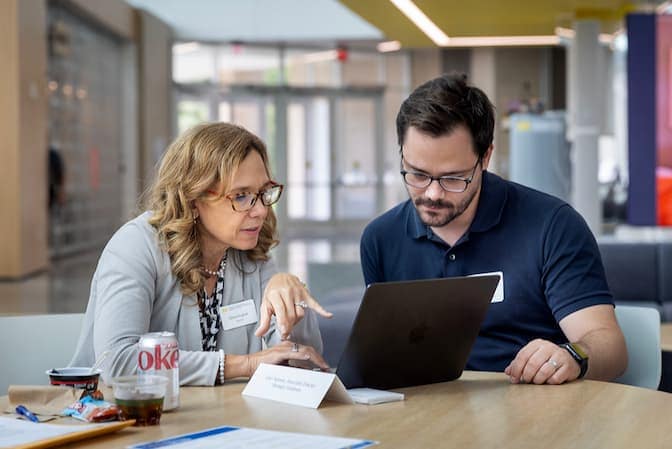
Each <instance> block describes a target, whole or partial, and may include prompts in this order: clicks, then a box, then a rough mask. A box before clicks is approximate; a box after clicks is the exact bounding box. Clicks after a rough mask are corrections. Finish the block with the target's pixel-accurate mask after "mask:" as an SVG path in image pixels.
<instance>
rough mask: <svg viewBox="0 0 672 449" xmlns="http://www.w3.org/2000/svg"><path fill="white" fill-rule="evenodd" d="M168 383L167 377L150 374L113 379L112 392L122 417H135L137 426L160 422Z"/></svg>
mask: <svg viewBox="0 0 672 449" xmlns="http://www.w3.org/2000/svg"><path fill="white" fill-rule="evenodd" d="M167 383H168V379H166V378H165V377H162V376H153V375H149V374H147V375H142V376H122V377H115V378H114V379H112V394H113V395H114V402H115V403H116V404H117V405H118V406H119V409H120V410H121V417H122V419H124V420H125V419H135V425H136V426H153V425H156V424H159V421H160V420H161V412H163V398H164V397H165V395H166V385H167Z"/></svg>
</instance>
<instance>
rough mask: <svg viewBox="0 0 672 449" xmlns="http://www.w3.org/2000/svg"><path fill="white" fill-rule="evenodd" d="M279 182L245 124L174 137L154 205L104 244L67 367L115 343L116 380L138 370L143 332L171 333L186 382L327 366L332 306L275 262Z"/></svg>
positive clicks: (111, 373) (106, 369)
mask: <svg viewBox="0 0 672 449" xmlns="http://www.w3.org/2000/svg"><path fill="white" fill-rule="evenodd" d="M282 188H283V186H282V185H280V184H277V183H275V182H274V181H272V180H271V176H270V171H269V167H268V155H267V153H266V148H265V146H264V144H263V143H262V142H261V140H260V139H259V138H257V137H256V136H254V135H253V134H251V133H250V132H248V131H246V130H245V129H243V128H240V127H238V126H234V125H231V124H227V123H212V124H204V125H199V126H196V127H194V128H192V129H191V130H189V131H187V132H186V133H185V134H183V135H182V136H181V137H179V138H178V139H177V140H176V141H175V142H173V144H172V145H171V146H170V147H169V148H168V150H167V152H166V153H165V155H164V157H163V160H162V162H161V165H160V168H159V172H158V175H157V178H156V181H155V182H154V185H153V186H152V187H151V189H150V191H149V197H148V201H147V212H145V213H143V214H142V215H140V216H138V217H137V218H135V219H133V220H131V221H130V222H128V223H126V224H125V225H124V226H122V227H121V229H119V230H118V231H117V233H116V234H115V235H114V236H113V237H112V239H111V240H110V241H109V242H108V244H107V246H106V247H105V249H104V250H103V253H102V255H101V257H100V260H99V262H98V267H97V268H96V272H95V274H94V276H93V280H92V282H91V293H90V297H89V304H88V306H87V310H86V315H85V318H84V324H83V330H82V334H81V336H80V340H79V343H78V345H77V349H76V351H75V356H74V358H73V360H72V362H71V365H72V366H91V365H92V364H93V363H94V361H95V360H96V359H97V358H99V357H101V354H102V353H103V352H106V351H109V354H108V356H107V357H106V358H105V360H104V361H103V364H102V365H103V366H102V367H103V379H104V380H105V381H107V382H109V380H110V378H112V377H115V376H119V375H123V374H129V373H134V372H135V370H136V366H137V347H138V346H137V343H138V339H139V338H140V336H141V335H142V334H144V333H147V332H155V331H170V332H174V333H175V335H176V336H177V340H178V342H179V347H180V361H179V367H180V383H181V384H183V385H213V384H218V383H222V382H223V381H224V380H225V379H229V378H234V377H249V376H251V375H252V373H253V372H254V371H255V369H256V368H257V366H258V365H259V363H261V362H265V363H274V364H277V363H287V362H290V361H292V362H293V363H294V362H296V363H299V364H300V363H301V362H304V364H305V363H309V364H312V366H316V367H319V368H323V369H326V368H328V365H327V364H326V362H325V361H324V359H323V358H322V357H321V356H320V352H321V350H322V340H321V337H320V332H319V328H318V324H317V318H316V315H315V313H314V312H313V310H314V311H316V312H317V313H320V314H322V315H324V316H330V315H331V314H329V313H327V312H326V311H324V309H322V307H320V305H319V304H318V303H317V302H316V301H315V300H314V299H313V298H312V297H311V296H310V294H309V293H308V291H307V290H306V289H305V286H304V285H303V284H302V283H301V282H300V280H299V279H298V278H296V277H295V276H292V275H290V274H284V273H279V274H276V270H275V268H274V266H273V263H272V262H271V260H270V258H269V254H268V252H269V250H270V249H271V248H272V247H273V246H275V245H276V244H277V240H276V237H275V233H276V219H275V215H274V213H273V210H272V209H271V207H270V206H271V205H272V204H275V203H276V202H277V201H278V200H279V199H280V195H281V193H282ZM262 293H263V296H262ZM222 306H228V307H222ZM231 306H234V307H231ZM232 309H233V312H232ZM272 315H275V319H274V320H272V319H271V316H272ZM257 325H258V326H257ZM255 327H256V332H255ZM290 332H291V334H290ZM285 338H289V339H288V340H285ZM265 348H267V349H265Z"/></svg>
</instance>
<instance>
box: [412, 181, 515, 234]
mask: <svg viewBox="0 0 672 449" xmlns="http://www.w3.org/2000/svg"><path fill="white" fill-rule="evenodd" d="M506 198H507V193H506V183H505V181H504V180H503V179H502V178H500V177H499V176H497V175H494V174H492V173H490V172H488V171H487V170H486V171H484V172H483V183H482V185H481V195H480V197H479V200H478V208H477V209H476V216H475V217H474V221H473V222H472V223H471V227H470V228H469V232H485V231H487V230H488V229H490V228H492V227H494V226H495V225H497V223H499V221H500V220H501V218H502V213H503V211H504V206H505V204H506ZM407 214H408V215H407V220H406V232H407V234H408V235H409V236H410V237H412V238H414V239H421V238H426V239H430V240H431V239H433V238H438V237H435V235H434V232H432V228H430V227H429V226H427V225H426V224H424V223H423V222H422V220H420V215H418V211H417V209H416V208H415V205H414V204H413V202H412V201H411V200H410V199H409V200H408V201H407Z"/></svg>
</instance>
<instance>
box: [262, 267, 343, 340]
mask: <svg viewBox="0 0 672 449" xmlns="http://www.w3.org/2000/svg"><path fill="white" fill-rule="evenodd" d="M305 309H312V310H314V311H315V312H317V313H319V314H320V315H322V316H323V317H325V318H331V317H332V316H333V314H332V313H330V312H327V311H326V310H324V308H323V307H322V306H321V305H320V303H318V302H317V301H316V300H315V298H313V297H312V295H311V294H310V292H309V291H308V288H307V287H306V284H304V283H303V282H301V279H299V278H298V277H296V276H294V275H292V274H289V273H278V274H276V275H274V276H273V277H272V278H271V279H270V280H269V281H268V285H266V289H265V290H264V297H263V299H262V301H261V307H260V310H259V314H260V315H261V316H260V317H259V327H258V328H257V330H256V331H255V333H254V334H255V335H256V336H257V337H261V336H262V335H264V334H265V333H266V332H268V329H269V327H270V325H271V317H272V316H273V315H275V318H276V324H277V329H278V331H279V332H280V337H281V338H282V339H283V340H285V339H287V338H289V335H290V333H291V332H292V328H293V327H294V326H295V325H296V323H298V322H299V321H301V319H302V318H303V317H304V315H305Z"/></svg>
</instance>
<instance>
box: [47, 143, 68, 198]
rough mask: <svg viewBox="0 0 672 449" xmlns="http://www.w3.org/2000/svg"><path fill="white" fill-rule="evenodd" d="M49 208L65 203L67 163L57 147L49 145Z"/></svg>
mask: <svg viewBox="0 0 672 449" xmlns="http://www.w3.org/2000/svg"><path fill="white" fill-rule="evenodd" d="M48 164H49V165H48V168H49V172H48V173H49V177H48V183H49V210H50V211H51V210H53V209H54V208H56V207H57V206H63V204H65V163H64V162H63V157H62V156H61V153H59V152H58V150H57V149H56V148H55V147H53V146H52V147H49V162H48Z"/></svg>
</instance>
